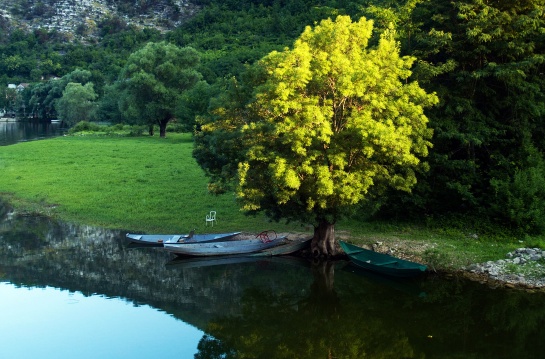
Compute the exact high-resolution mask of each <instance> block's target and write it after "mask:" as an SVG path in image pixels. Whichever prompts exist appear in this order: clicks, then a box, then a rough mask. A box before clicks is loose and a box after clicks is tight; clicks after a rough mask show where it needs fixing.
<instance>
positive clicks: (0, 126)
mask: <svg viewBox="0 0 545 359" xmlns="http://www.w3.org/2000/svg"><path fill="white" fill-rule="evenodd" d="M63 133H64V129H63V128H62V127H61V126H60V124H59V123H44V122H6V121H5V120H4V119H0V146H7V145H13V144H15V143H18V142H22V141H33V140H39V139H44V138H49V137H56V136H60V135H62V134H63Z"/></svg>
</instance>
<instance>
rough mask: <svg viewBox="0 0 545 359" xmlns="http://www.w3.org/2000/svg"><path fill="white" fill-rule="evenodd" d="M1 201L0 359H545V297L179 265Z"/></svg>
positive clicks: (275, 261) (298, 270)
mask: <svg viewBox="0 0 545 359" xmlns="http://www.w3.org/2000/svg"><path fill="white" fill-rule="evenodd" d="M124 232H125V231H108V230H104V229H101V228H93V227H86V226H76V225H70V224H65V223H59V222H55V221H51V220H49V219H46V218H40V217H21V216H17V215H16V214H14V213H13V212H12V211H11V209H10V208H9V207H8V206H6V205H5V204H4V205H2V204H1V203H0V358H17V359H26V358H42V359H48V358H55V359H63V358H79V359H81V358H133V359H138V358H199V359H201V358H202V359H204V358H209V359H212V358H213V359H219V358H233V359H234V358H263V359H265V358H267V359H269V358H271V359H274V358H309V359H311V358H312V359H315V358H324V359H325V358H344V359H352V358H354V359H356V358H396V359H399V358H543V357H544V353H545V330H544V328H545V296H544V295H543V294H538V293H534V294H531V293H525V292H520V291H513V290H503V289H490V288H487V287H486V286H483V285H480V284H478V283H472V282H467V281H464V280H462V279H456V278H453V279H450V280H446V279H443V278H439V277H435V276H428V277H425V278H421V279H419V280H410V281H396V280H391V279H388V278H383V277H379V276H372V275H370V274H368V273H364V272H360V271H358V270H357V269H355V268H353V267H351V266H350V265H347V263H345V262H335V263H333V262H331V263H325V264H321V265H315V264H311V263H309V262H307V261H304V260H300V259H297V258H271V259H248V258H238V259H236V260H234V259H229V260H228V261H227V260H225V261H224V260H222V259H221V260H220V259H213V260H211V259H210V258H204V259H200V260H180V259H174V258H173V257H171V256H170V255H169V254H168V253H165V252H164V251H162V250H161V249H159V248H134V247H132V246H130V245H129V244H128V243H127V242H126V241H125V239H124Z"/></svg>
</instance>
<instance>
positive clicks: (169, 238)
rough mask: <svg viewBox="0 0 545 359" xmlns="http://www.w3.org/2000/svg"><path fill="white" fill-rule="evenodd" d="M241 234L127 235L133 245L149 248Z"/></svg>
mask: <svg viewBox="0 0 545 359" xmlns="http://www.w3.org/2000/svg"><path fill="white" fill-rule="evenodd" d="M240 233H241V232H231V233H211V234H193V233H189V234H133V233H127V234H126V237H127V239H128V240H129V241H131V242H132V243H136V244H140V245H148V246H156V247H162V246H163V244H164V243H170V244H185V243H196V242H198V243H200V242H211V241H219V240H222V241H223V240H228V239H231V238H233V237H235V236H237V235H239V234H240Z"/></svg>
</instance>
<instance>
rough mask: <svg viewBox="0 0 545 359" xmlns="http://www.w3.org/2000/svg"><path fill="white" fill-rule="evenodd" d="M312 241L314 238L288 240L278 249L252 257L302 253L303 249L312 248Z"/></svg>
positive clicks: (267, 250)
mask: <svg viewBox="0 0 545 359" xmlns="http://www.w3.org/2000/svg"><path fill="white" fill-rule="evenodd" d="M311 241H312V238H310V239H305V238H299V239H294V240H290V239H286V241H285V243H284V244H281V245H279V246H276V247H272V248H267V249H264V250H262V251H259V252H256V253H252V254H251V256H252V257H269V256H282V255H287V254H292V253H295V252H297V251H300V250H302V249H305V248H308V247H309V246H310V242H311Z"/></svg>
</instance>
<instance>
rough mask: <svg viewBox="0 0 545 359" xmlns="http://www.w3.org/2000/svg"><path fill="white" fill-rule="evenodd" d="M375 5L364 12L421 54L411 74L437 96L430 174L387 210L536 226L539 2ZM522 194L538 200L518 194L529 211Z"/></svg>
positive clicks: (542, 44) (542, 204) (542, 42)
mask: <svg viewBox="0 0 545 359" xmlns="http://www.w3.org/2000/svg"><path fill="white" fill-rule="evenodd" d="M375 3H376V6H375V7H371V8H367V9H366V10H367V11H368V13H371V14H372V16H374V17H375V19H376V23H377V24H378V25H379V26H381V27H382V28H383V29H386V28H387V23H389V22H395V23H397V24H398V27H399V28H400V31H399V35H400V42H401V43H402V44H403V48H402V50H403V51H404V52H405V53H409V54H411V55H413V56H416V57H417V58H418V61H417V64H416V66H415V68H414V73H413V78H417V79H418V80H419V81H420V82H421V83H422V85H423V86H424V87H425V88H426V89H427V90H428V91H435V92H436V93H437V94H438V95H439V97H440V99H441V101H440V105H439V106H437V107H435V108H434V109H432V110H431V111H430V112H429V117H430V126H431V127H432V128H433V129H434V138H433V140H432V142H433V143H434V147H433V149H431V151H430V156H429V163H430V167H431V170H430V171H429V172H428V173H427V174H426V175H425V177H424V178H423V180H422V181H420V182H419V184H418V185H417V186H416V187H415V190H414V191H413V193H414V195H413V196H412V197H411V198H409V197H407V196H403V198H399V195H397V194H396V195H395V196H396V197H397V204H398V206H397V207H396V206H395V205H392V203H391V205H390V206H388V208H389V209H395V208H397V209H398V211H397V213H400V212H401V211H403V212H405V213H406V212H407V208H408V207H407V206H408V204H409V203H412V204H413V205H414V206H413V207H411V211H409V212H412V213H418V214H422V212H423V211H424V212H427V213H428V214H432V213H452V212H467V211H469V212H471V213H475V212H478V213H479V214H480V215H482V216H485V217H488V218H496V219H499V220H501V221H502V222H504V223H506V222H507V223H509V222H510V223H513V224H515V225H516V226H520V224H521V223H520V222H521V221H520V218H521V217H520V215H521V211H522V212H524V213H525V215H524V216H523V217H524V218H526V221H528V222H527V223H538V222H539V221H540V220H541V219H540V218H542V217H543V215H544V214H545V213H544V211H543V210H541V211H537V210H536V209H538V208H545V197H544V196H543V190H544V189H545V188H544V187H543V181H541V180H538V178H539V176H536V175H530V174H529V173H539V172H541V171H543V168H542V163H543V161H541V160H536V158H539V157H542V156H543V151H545V141H544V138H545V133H544V124H543V118H544V115H545V96H544V93H545V88H544V86H545V81H544V79H543V75H542V74H543V72H544V66H545V56H544V55H543V54H545V36H544V35H543V31H542V29H543V28H545V17H544V16H543V11H544V4H543V1H541V0H524V1H514V0H509V1H499V0H492V1H482V0H464V1H447V0H437V1H432V2H430V1H422V0H408V1H376V2H375ZM536 166H537V167H536ZM528 171H529V172H528ZM536 171H537V172H536ZM522 173H527V175H524V180H522V178H521V177H520V176H521V175H522ZM513 186H515V187H516V186H522V187H521V188H518V189H517V190H515V189H514V188H513ZM506 188H510V190H509V191H506ZM529 188H532V189H531V190H529ZM524 190H529V191H530V193H534V194H535V195H531V196H530V195H527V196H525V198H527V201H525V206H526V209H524V208H523V207H524V206H522V205H521V204H520V202H519V201H518V200H517V199H516V198H515V197H516V196H517V195H515V193H519V194H520V193H521V191H524ZM508 194H511V195H512V198H510V199H509V200H507V199H506V198H505V196H506V195H508ZM511 195H510V196H511ZM514 213H518V215H516V216H514ZM531 217H534V218H533V219H532V218H531ZM523 227H526V226H523Z"/></svg>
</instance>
